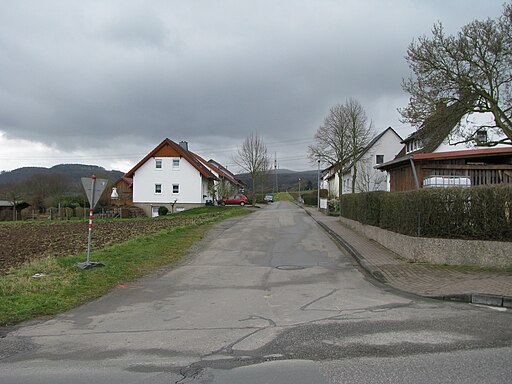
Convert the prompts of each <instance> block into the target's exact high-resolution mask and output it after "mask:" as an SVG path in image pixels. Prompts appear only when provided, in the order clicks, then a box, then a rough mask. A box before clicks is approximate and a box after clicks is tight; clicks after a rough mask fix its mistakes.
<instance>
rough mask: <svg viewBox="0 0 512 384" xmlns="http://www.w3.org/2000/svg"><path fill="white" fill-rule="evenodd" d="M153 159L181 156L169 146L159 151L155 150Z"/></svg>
mask: <svg viewBox="0 0 512 384" xmlns="http://www.w3.org/2000/svg"><path fill="white" fill-rule="evenodd" d="M153 156H154V157H181V155H180V154H179V153H178V152H177V151H176V150H175V149H174V148H172V147H170V146H167V145H166V146H163V147H162V148H160V149H159V150H157V151H156V152H155V153H154V155H153Z"/></svg>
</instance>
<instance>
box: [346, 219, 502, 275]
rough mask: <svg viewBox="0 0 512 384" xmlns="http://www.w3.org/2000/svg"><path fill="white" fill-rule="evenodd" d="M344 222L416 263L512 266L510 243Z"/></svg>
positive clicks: (347, 220) (351, 221)
mask: <svg viewBox="0 0 512 384" xmlns="http://www.w3.org/2000/svg"><path fill="white" fill-rule="evenodd" d="M341 222H342V224H344V225H346V226H347V227H349V228H351V229H353V230H355V231H357V232H359V233H362V234H363V235H365V236H366V237H368V238H369V239H372V240H375V241H377V242H378V243H380V244H382V245H383V246H384V247H386V248H388V249H389V250H391V251H393V252H395V253H396V254H398V255H399V256H400V257H403V258H404V259H407V260H411V261H414V262H420V263H430V264H449V265H476V266H481V267H499V268H503V267H510V266H512V243H511V242H503V241H481V240H458V239H437V238H426V237H412V236H406V235H402V234H399V233H396V232H391V231H388V230H385V229H382V228H378V227H373V226H371V225H364V224H361V223H359V222H358V221H354V220H349V219H346V218H344V217H342V218H341Z"/></svg>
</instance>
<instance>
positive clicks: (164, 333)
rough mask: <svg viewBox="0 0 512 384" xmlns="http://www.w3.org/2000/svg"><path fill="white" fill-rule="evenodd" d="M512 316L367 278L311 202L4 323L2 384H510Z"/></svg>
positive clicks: (286, 206) (278, 208)
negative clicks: (174, 261)
mask: <svg viewBox="0 0 512 384" xmlns="http://www.w3.org/2000/svg"><path fill="white" fill-rule="evenodd" d="M511 362H512V314H511V312H510V311H508V312H500V311H497V310H496V309H492V308H487V307H477V306H473V305H468V304H462V303H448V302H441V301H434V300H425V299H421V298H418V297H414V296H408V295H405V294H401V293H398V292H395V291H393V290H392V289H390V288H388V287H386V286H382V285H380V284H379V283H377V282H374V281H373V280H371V279H370V278H368V277H367V276H365V274H364V273H363V272H361V271H360V270H359V269H358V268H357V266H356V265H355V262H354V261H353V260H352V259H351V258H350V257H349V256H347V255H346V254H344V253H343V251H341V250H340V249H339V248H338V247H337V246H336V245H335V244H334V243H333V242H332V241H331V240H330V239H329V237H328V236H327V235H326V234H325V233H324V232H323V231H322V230H321V229H320V227H318V226H317V224H316V223H315V222H314V221H313V220H312V219H311V218H310V217H309V216H308V215H307V214H306V213H305V212H304V211H303V210H302V209H300V208H299V207H297V206H295V205H294V204H291V203H287V202H277V203H274V204H272V205H270V206H269V207H267V208H264V209H261V210H258V211H257V212H256V213H254V214H252V215H250V216H246V217H243V218H237V219H232V220H229V221H226V222H223V223H221V224H219V225H217V226H216V227H215V228H214V229H213V230H212V231H211V232H210V233H209V234H208V236H207V238H206V239H205V240H204V241H203V242H202V243H201V244H200V245H198V246H197V247H196V249H195V250H194V252H193V253H192V254H191V255H190V257H188V258H187V259H186V260H185V261H184V262H183V263H182V264H181V265H179V266H177V267H175V268H173V269H169V270H167V271H164V272H162V273H161V274H159V275H156V276H151V277H148V278H145V279H142V280H139V281H136V282H133V283H132V284H128V285H125V287H124V288H117V289H115V290H113V291H112V292H111V293H110V294H108V295H106V296H105V297H103V298H101V299H99V300H97V301H95V302H92V303H89V304H87V305H84V306H82V307H80V308H77V309H75V310H72V311H69V312H67V313H64V314H62V315H60V316H57V317H56V318H54V319H51V320H47V321H38V322H33V323H26V324H23V325H22V326H20V327H18V328H16V329H12V330H9V332H7V333H6V332H5V330H4V331H3V333H2V331H0V383H2V384H11V383H24V384H28V383H52V384H55V383H91V382H94V383H123V384H130V383H182V384H185V383H202V384H206V383H213V384H217V383H218V384H220V383H222V384H230V383H244V384H252V383H261V384H262V383H266V384H273V383H279V384H284V383H294V384H302V383H304V384H305V383H308V384H309V383H315V384H324V383H325V384H331V383H445V382H449V383H452V384H453V383H510V381H511V377H512V364H511Z"/></svg>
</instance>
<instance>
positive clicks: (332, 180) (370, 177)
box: [323, 127, 403, 197]
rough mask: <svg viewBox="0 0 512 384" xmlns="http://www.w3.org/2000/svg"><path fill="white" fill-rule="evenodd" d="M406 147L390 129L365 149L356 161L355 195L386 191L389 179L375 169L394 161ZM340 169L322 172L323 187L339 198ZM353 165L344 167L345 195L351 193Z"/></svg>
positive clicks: (332, 195) (332, 167)
mask: <svg viewBox="0 0 512 384" xmlns="http://www.w3.org/2000/svg"><path fill="white" fill-rule="evenodd" d="M402 147H403V144H402V138H401V137H400V135H398V133H396V132H395V130H394V129H393V128H391V127H389V128H387V129H386V130H384V131H383V132H381V133H380V134H379V135H377V136H376V137H374V138H373V139H372V141H371V142H370V143H369V144H368V145H367V146H366V147H365V148H364V150H363V151H362V152H361V154H360V155H359V156H358V157H357V159H356V167H355V168H356V170H357V172H356V181H355V191H356V192H371V191H387V190H389V185H388V183H387V177H386V175H385V174H383V173H382V172H381V171H378V170H376V169H375V168H374V167H375V166H376V165H378V164H382V163H385V162H387V161H390V160H392V159H393V158H394V157H395V156H396V154H397V153H398V152H399V151H400V149H401V148H402ZM337 171H338V167H337V166H331V167H329V168H327V169H326V170H324V172H323V185H324V188H326V189H328V190H329V195H331V197H336V196H338V190H339V178H338V172H337ZM353 174H354V163H353V162H351V163H349V164H346V165H345V166H344V168H343V187H342V188H343V190H342V194H346V193H352V182H353V180H352V179H353V178H352V176H353Z"/></svg>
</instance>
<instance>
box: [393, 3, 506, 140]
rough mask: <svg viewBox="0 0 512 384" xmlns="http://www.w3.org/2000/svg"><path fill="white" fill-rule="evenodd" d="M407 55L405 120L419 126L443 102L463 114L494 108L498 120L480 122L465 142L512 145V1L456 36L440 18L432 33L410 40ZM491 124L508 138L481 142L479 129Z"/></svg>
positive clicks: (488, 127)
mask: <svg viewBox="0 0 512 384" xmlns="http://www.w3.org/2000/svg"><path fill="white" fill-rule="evenodd" d="M406 60H407V62H408V63H409V67H410V68H411V70H412V73H413V74H412V76H411V77H410V78H409V79H407V80H404V81H403V82H402V87H403V89H404V90H405V91H407V92H408V93H409V94H410V100H409V104H408V106H407V107H405V108H403V109H400V110H399V112H400V114H401V115H402V121H403V122H407V123H410V124H412V125H414V126H417V127H420V126H421V125H422V124H423V123H424V122H425V121H426V120H427V118H428V117H429V116H431V115H433V114H434V113H435V111H436V109H438V108H439V105H440V104H442V105H446V106H451V105H457V106H458V109H459V113H460V116H461V117H462V116H464V115H468V114H471V113H490V114H492V116H493V120H494V121H493V122H490V123H486V124H479V125H476V126H475V128H474V129H473V130H471V131H470V132H466V133H465V137H464V141H467V142H469V141H473V142H475V143H476V144H477V145H487V146H493V145H496V144H498V143H507V144H512V5H511V4H507V5H504V9H503V14H502V15H501V16H500V17H499V18H498V19H497V20H494V19H487V20H484V21H479V20H475V21H472V22H471V23H469V24H467V25H465V26H464V27H462V29H461V30H460V32H459V33H458V34H457V35H456V36H446V35H445V32H444V30H443V26H442V24H441V23H438V24H436V25H434V27H433V29H432V37H431V38H428V37H425V36H423V37H420V38H419V39H418V41H417V42H415V41H413V42H412V43H411V44H410V46H409V48H408V50H407V56H406ZM457 127H458V128H459V130H460V128H461V124H460V121H459V124H458V125H457ZM487 129H491V130H497V131H499V132H500V133H502V134H504V136H505V138H503V139H498V140H494V141H493V140H490V141H487V142H484V141H481V140H480V139H479V138H478V136H479V135H478V133H479V131H482V130H487ZM459 132H460V133H461V134H463V132H462V131H459Z"/></svg>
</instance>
